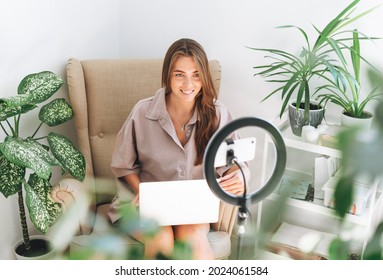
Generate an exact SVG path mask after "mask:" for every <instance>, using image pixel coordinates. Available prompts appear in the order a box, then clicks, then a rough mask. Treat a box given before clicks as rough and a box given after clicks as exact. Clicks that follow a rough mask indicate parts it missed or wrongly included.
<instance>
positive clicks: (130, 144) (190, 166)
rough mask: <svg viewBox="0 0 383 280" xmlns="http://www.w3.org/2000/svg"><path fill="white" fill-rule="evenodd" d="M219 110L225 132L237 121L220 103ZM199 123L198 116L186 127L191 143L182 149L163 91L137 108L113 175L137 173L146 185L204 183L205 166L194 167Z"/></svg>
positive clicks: (117, 150)
mask: <svg viewBox="0 0 383 280" xmlns="http://www.w3.org/2000/svg"><path fill="white" fill-rule="evenodd" d="M215 106H216V112H217V117H218V122H219V125H218V128H221V127H222V126H224V125H225V124H227V123H228V122H230V121H231V120H232V119H233V118H232V116H231V114H230V112H229V111H228V110H227V108H226V107H225V106H224V105H223V104H222V103H221V102H220V101H216V102H215ZM196 121H197V112H194V115H193V116H192V118H191V119H190V121H189V123H188V124H187V126H186V135H187V138H188V141H187V143H186V145H185V146H182V145H181V143H180V141H179V139H178V137H177V135H176V131H175V128H174V126H173V122H172V121H171V118H170V116H169V114H168V112H167V110H166V103H165V91H164V89H159V90H158V91H157V92H156V94H155V95H154V96H153V97H150V98H147V99H144V100H141V101H140V102H138V103H137V104H136V105H135V107H134V108H133V110H132V111H131V113H130V115H129V117H128V118H127V120H126V121H125V123H124V125H123V127H122V128H121V130H120V132H119V133H118V135H117V140H116V145H115V149H114V153H113V158H112V164H111V167H112V172H113V173H114V175H115V176H116V177H123V176H126V175H128V174H131V173H137V174H139V176H140V179H141V181H142V182H149V181H173V180H190V179H202V178H203V171H202V165H201V164H200V165H197V166H195V165H194V162H195V159H196V154H197V153H196V149H195V141H194V134H195V124H196ZM235 138H236V137H235Z"/></svg>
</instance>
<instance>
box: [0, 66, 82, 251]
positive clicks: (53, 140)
mask: <svg viewBox="0 0 383 280" xmlns="http://www.w3.org/2000/svg"><path fill="white" fill-rule="evenodd" d="M63 83H64V81H63V79H62V78H60V77H59V76H57V75H55V74H54V73H52V72H49V71H44V72H40V73H34V74H30V75H28V76H26V77H25V78H24V79H22V81H21V82H20V84H19V86H18V90H17V91H18V94H17V95H16V96H12V97H8V98H1V99H0V126H1V129H2V131H3V132H4V134H5V137H4V139H3V140H2V141H1V142H0V192H1V193H2V194H3V195H4V196H5V197H6V198H7V197H9V196H11V195H14V194H18V204H19V213H20V219H21V228H22V234H23V242H24V247H25V250H26V251H28V250H30V247H31V245H30V236H29V232H28V227H27V221H26V213H25V205H26V206H27V208H28V210H29V216H30V219H31V221H32V222H33V224H34V225H35V227H36V228H37V229H38V230H40V231H41V232H43V233H46V232H47V231H48V229H49V228H50V227H51V226H52V225H53V224H54V223H55V221H56V220H57V219H58V217H59V216H60V214H61V209H60V207H59V205H58V204H57V203H54V202H53V200H51V198H50V188H51V184H50V179H51V177H52V171H53V168H54V167H58V168H61V169H62V172H63V173H65V172H68V173H70V174H71V175H72V176H73V177H74V178H76V179H78V180H80V181H83V180H84V177H85V159H84V157H83V155H82V154H81V152H80V151H79V150H78V149H77V148H76V147H75V146H74V145H73V143H72V142H71V141H70V140H69V139H68V138H67V137H65V136H63V135H61V134H58V133H55V132H49V133H48V135H46V136H43V137H41V136H40V137H37V136H36V135H37V133H38V131H39V129H40V128H41V126H42V125H43V124H46V125H48V126H50V127H52V126H57V125H60V124H62V123H64V122H66V121H68V120H70V119H71V118H72V117H73V111H72V108H71V106H70V105H69V104H68V103H67V102H66V100H65V99H64V98H57V99H54V100H53V101H51V102H49V103H48V104H46V105H44V106H42V107H41V109H40V112H39V115H38V118H39V120H40V122H41V123H40V125H39V126H38V127H37V129H36V131H35V132H34V133H33V134H32V135H31V136H27V137H25V136H23V135H22V131H21V128H20V124H21V121H22V117H23V116H24V115H25V114H27V113H28V112H30V111H32V110H34V109H36V108H37V107H38V106H37V104H40V103H43V102H45V101H47V100H48V99H49V98H51V97H52V96H53V95H54V94H55V93H56V92H57V91H58V90H59V88H60V87H61V86H62V85H63ZM44 141H45V143H44ZM46 142H47V143H46ZM27 170H28V171H30V172H27ZM29 174H30V175H29ZM26 177H28V180H27V179H26ZM23 190H25V202H24V196H23Z"/></svg>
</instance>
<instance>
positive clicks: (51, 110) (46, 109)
mask: <svg viewBox="0 0 383 280" xmlns="http://www.w3.org/2000/svg"><path fill="white" fill-rule="evenodd" d="M71 118H73V110H72V107H71V106H70V105H69V103H68V102H66V100H65V99H64V98H59V99H55V100H53V101H51V102H50V103H48V104H46V105H44V106H43V107H41V110H40V113H39V119H40V121H42V122H43V123H45V124H47V125H49V126H56V125H60V124H62V123H65V122H66V121H69V120H70V119H71Z"/></svg>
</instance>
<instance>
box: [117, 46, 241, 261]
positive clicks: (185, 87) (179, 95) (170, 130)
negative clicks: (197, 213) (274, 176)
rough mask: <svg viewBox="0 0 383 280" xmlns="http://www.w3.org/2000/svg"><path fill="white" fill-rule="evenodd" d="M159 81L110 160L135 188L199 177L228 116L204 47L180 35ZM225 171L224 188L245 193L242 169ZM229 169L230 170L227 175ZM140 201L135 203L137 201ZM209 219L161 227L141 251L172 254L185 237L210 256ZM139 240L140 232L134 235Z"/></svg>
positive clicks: (199, 255)
mask: <svg viewBox="0 0 383 280" xmlns="http://www.w3.org/2000/svg"><path fill="white" fill-rule="evenodd" d="M162 85H163V87H162V88H161V89H159V90H158V91H157V92H156V93H155V95H154V96H153V97H151V98H148V99H145V100H142V101H140V102H138V103H137V104H136V106H135V107H134V108H133V110H132V112H131V114H130V116H129V117H128V119H127V120H126V122H125V123H124V125H123V127H122V128H121V130H120V132H119V134H118V136H117V141H116V146H115V150H114V154H113V159H112V171H113V173H114V174H115V176H116V177H118V178H123V179H125V180H126V182H127V183H128V184H129V186H130V187H131V188H132V189H133V190H134V191H135V193H136V197H135V199H134V200H133V203H135V204H136V205H137V204H138V201H139V199H138V197H139V184H140V182H144V181H146V182H149V181H169V180H189V179H202V178H203V171H202V160H203V155H204V151H205V148H206V146H207V144H208V141H209V139H210V138H211V136H212V135H213V133H214V132H215V131H216V130H217V129H219V128H220V127H222V126H224V125H225V124H227V123H228V122H229V121H231V120H232V116H231V114H230V113H229V111H228V110H227V108H226V107H225V106H224V105H223V104H222V103H221V102H219V101H218V100H217V93H216V91H215V89H214V86H213V81H212V77H211V75H210V70H209V63H208V59H207V56H206V53H205V51H204V50H203V48H202V46H201V45H200V44H199V43H197V42H196V41H194V40H191V39H180V40H178V41H176V42H174V43H173V44H172V45H171V46H170V47H169V49H168V51H167V53H166V55H165V58H164V62H163V68H162ZM232 171H235V168H233V170H226V172H225V174H219V175H221V176H223V177H221V182H220V184H221V186H222V187H223V188H224V189H225V190H226V191H228V192H230V193H232V194H235V195H240V194H242V193H243V192H244V184H243V180H242V176H241V174H240V173H239V172H238V170H237V171H235V172H232ZM229 173H230V174H229ZM137 206H138V205H137ZM208 231H209V224H192V225H177V226H165V227H161V230H160V232H159V233H158V234H157V235H156V236H155V237H154V238H151V239H147V240H140V241H142V242H144V244H145V255H146V257H147V258H154V257H155V256H156V255H157V254H158V253H162V254H165V255H168V254H171V253H172V250H173V246H174V240H175V239H176V240H180V241H185V242H189V243H190V245H191V247H192V252H193V258H195V259H213V257H214V256H213V254H212V250H211V248H210V246H209V243H208V239H207V233H208ZM137 238H138V239H140V237H137Z"/></svg>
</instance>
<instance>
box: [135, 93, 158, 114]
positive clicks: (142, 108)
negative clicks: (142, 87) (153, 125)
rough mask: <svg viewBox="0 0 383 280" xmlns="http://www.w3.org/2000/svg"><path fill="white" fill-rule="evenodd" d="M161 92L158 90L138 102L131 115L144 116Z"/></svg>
mask: <svg viewBox="0 0 383 280" xmlns="http://www.w3.org/2000/svg"><path fill="white" fill-rule="evenodd" d="M160 91H161V90H158V91H157V92H156V93H155V94H154V95H153V96H150V97H147V98H143V99H141V100H139V101H138V102H137V103H136V104H135V105H134V106H133V108H132V111H131V115H143V116H144V115H146V113H147V112H148V110H149V109H150V107H151V105H152V104H153V101H156V99H157V98H158V95H159V93H160Z"/></svg>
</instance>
